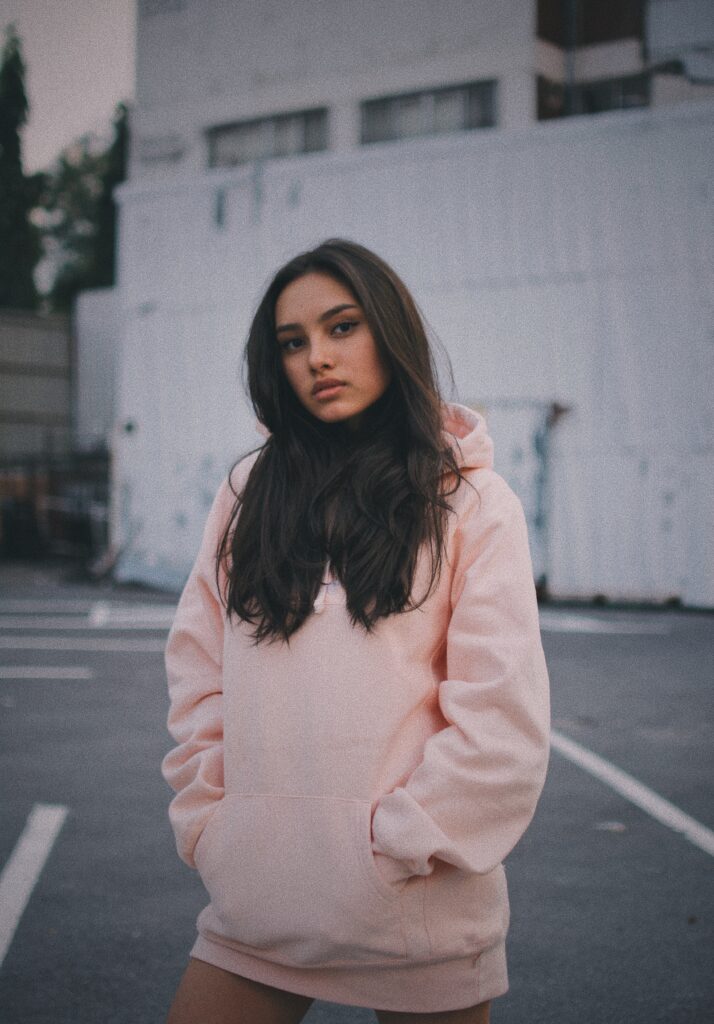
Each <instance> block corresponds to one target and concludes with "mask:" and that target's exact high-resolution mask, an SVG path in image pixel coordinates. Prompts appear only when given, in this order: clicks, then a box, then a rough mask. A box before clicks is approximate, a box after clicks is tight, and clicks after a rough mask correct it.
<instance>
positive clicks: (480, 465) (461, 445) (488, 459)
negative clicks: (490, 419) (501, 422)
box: [443, 402, 493, 469]
mask: <svg viewBox="0 0 714 1024" xmlns="http://www.w3.org/2000/svg"><path fill="white" fill-rule="evenodd" d="M443 408H444V436H445V437H446V439H447V440H448V442H449V444H450V445H451V447H452V448H453V450H454V454H455V455H456V461H457V463H458V465H459V468H460V469H492V468H493V441H492V440H491V436H490V434H489V433H488V431H487V430H486V420H485V419H484V418H483V416H482V415H481V414H480V413H478V412H475V411H474V410H473V409H470V408H469V407H468V406H467V405H459V404H458V403H457V402H444V404H443Z"/></svg>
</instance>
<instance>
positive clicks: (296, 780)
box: [163, 403, 549, 1012]
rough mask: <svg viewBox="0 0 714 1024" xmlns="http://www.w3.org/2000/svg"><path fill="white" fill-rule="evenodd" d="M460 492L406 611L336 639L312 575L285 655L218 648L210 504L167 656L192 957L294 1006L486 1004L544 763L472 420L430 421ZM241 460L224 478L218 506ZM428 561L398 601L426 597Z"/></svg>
mask: <svg viewBox="0 0 714 1024" xmlns="http://www.w3.org/2000/svg"><path fill="white" fill-rule="evenodd" d="M444 426H445V430H446V431H447V432H448V433H447V436H448V438H449V441H450V442H451V443H452V445H453V446H454V448H455V450H456V452H457V455H458V459H459V463H460V465H461V466H462V467H465V469H466V472H465V476H466V477H467V479H468V480H469V481H470V482H471V483H472V484H473V485H474V487H475V488H476V489H475V490H474V489H472V488H471V487H468V486H465V485H463V484H462V485H461V486H460V487H459V490H458V491H457V492H456V493H455V494H452V495H451V496H450V497H449V499H448V500H449V502H450V503H451V504H452V506H453V507H454V515H453V516H450V525H449V532H448V547H447V553H448V562H445V563H444V567H443V569H442V574H441V578H440V580H439V583H438V586H437V587H436V588H435V590H434V591H433V592H432V594H431V596H430V597H429V599H428V600H427V601H426V602H425V604H423V605H422V606H421V607H420V608H418V609H416V610H413V611H410V612H407V613H404V614H400V615H393V616H390V617H389V618H388V619H381V620H379V622H378V624H377V628H376V632H375V633H374V634H373V635H372V636H367V635H366V634H365V633H364V632H363V631H362V630H360V629H357V628H353V627H352V626H351V625H350V622H349V617H348V614H347V612H346V608H345V593H344V591H343V590H342V588H341V585H340V584H339V582H338V581H336V580H335V579H334V577H333V575H332V573H331V571H330V568H329V565H328V567H327V570H326V573H325V580H324V583H323V587H322V589H321V591H320V594H319V596H318V598H317V600H316V602H315V614H313V615H312V616H311V617H310V618H309V619H308V620H307V621H306V622H305V624H304V625H303V626H302V628H301V629H300V630H299V631H298V632H297V633H296V634H294V636H293V637H292V638H291V641H290V646H289V647H287V646H286V645H285V644H280V643H276V644H273V645H267V646H266V645H265V644H260V645H258V646H253V643H252V641H251V640H250V638H249V635H248V634H249V632H250V631H251V630H252V628H253V627H252V626H250V624H248V625H247V626H246V624H245V623H242V622H236V621H235V620H234V621H233V622H232V623H231V624H230V625H229V624H228V622H227V620H226V618H225V615H224V610H223V608H222V606H221V604H220V601H219V597H218V592H217V590H216V585H215V576H214V553H215V549H216V544H217V540H218V536H219V531H220V529H221V527H222V526H223V524H224V523H225V522H226V520H227V517H228V515H229V512H230V509H231V506H232V502H233V500H234V499H233V495H232V493H231V491H230V489H229V486H228V484H227V481H224V483H223V484H222V485H221V487H220V488H219V491H218V493H217V495H216V498H215V500H214V503H213V506H212V508H211V511H210V513H209V516H208V521H207V523H206V528H205V533H204V537H203V541H202V544H201V548H200V551H199V553H198V557H197V559H196V562H195V564H194V567H193V569H192V571H191V575H190V577H189V579H188V582H187V583H186V587H185V589H184V591H183V593H182V595H181V600H180V602H179V605H178V609H177V612H176V617H175V620H174V623H173V626H172V628H171V632H170V634H169V638H168V642H167V647H166V670H167V675H168V682H169V693H170V698H171V708H170V713H169V720H168V724H169V730H170V732H171V735H172V736H173V737H174V739H175V740H176V743H177V744H178V745H177V746H176V747H175V748H174V749H173V750H171V751H170V752H169V753H168V754H167V756H166V758H165V760H164V762H163V772H164V776H165V778H166V779H167V781H168V782H169V783H170V785H171V786H172V787H173V789H174V790H175V791H176V796H175V797H174V798H173V801H172V803H171V806H170V810H169V813H170V818H171V822H172V825H173V828H174V832H175V834H176V842H177V846H178V851H179V854H180V856H181V857H182V858H183V859H184V860H185V861H186V863H188V864H189V865H191V866H195V867H197V868H198V870H199V872H200V874H201V877H202V879H203V882H204V884H205V886H206V889H207V890H208V893H209V895H210V898H211V902H210V904H209V905H208V906H207V907H206V908H205V909H204V910H203V911H202V912H201V914H200V915H199V918H198V930H199V937H198V940H197V942H196V945H195V946H194V948H193V950H192V954H193V955H194V956H196V957H198V958H199V959H203V960H207V961H209V962H211V963H214V964H216V965H217V966H219V967H223V968H224V969H227V970H231V971H234V972H235V973H238V974H242V975H244V976H246V977H250V978H254V979H255V980H257V981H262V982H264V983H266V984H270V985H275V986H277V987H280V988H283V989H286V990H289V991H295V992H302V993H304V994H306V995H310V996H314V997H315V998H320V999H327V1000H331V1001H334V1002H342V1003H348V1004H352V1005H364V1006H371V1007H373V1008H379V1009H392V1010H401V1011H411V1012H436V1011H439V1010H442V1011H443V1010H447V1009H456V1008H459V1007H464V1006H469V1005H473V1004H475V1003H477V1002H481V1001H483V1000H486V999H489V998H491V997H493V996H495V995H499V994H501V993H502V992H504V991H505V990H506V988H507V974H506V967H505V956H504V939H505V935H506V931H507V927H508V897H507V891H506V882H505V875H504V870H503V866H502V861H503V859H504V858H505V857H506V856H507V854H508V853H509V851H510V850H512V849H513V847H514V845H515V844H516V843H517V842H518V840H519V838H520V836H521V835H522V834H523V832H524V830H525V829H526V827H527V826H528V823H529V822H530V820H531V817H532V815H533V813H534V810H535V806H536V802H537V799H538V796H539V794H540V792H541V789H542V786H543V782H544V779H545V772H546V765H547V760H548V731H549V701H548V676H547V671H546V666H545V660H544V657H543V651H542V648H541V642H540V632H539V625H538V609H537V605H536V599H535V590H534V586H533V579H532V569H531V561H530V555H529V550H528V539H527V530H526V524H525V519H524V515H523V511H522V508H521V505H520V503H519V501H518V499H517V498H516V497H515V495H514V494H513V492H512V491H511V490H510V489H509V487H508V486H507V484H506V483H505V482H504V481H503V479H502V478H501V477H500V476H498V475H497V474H496V473H495V472H494V471H493V469H492V465H493V446H492V442H491V439H490V437H489V436H488V434H487V433H486V429H485V424H484V421H483V419H482V418H481V417H480V416H478V415H477V414H476V413H474V412H473V411H472V410H470V409H467V408H466V407H465V406H461V405H457V404H454V403H452V404H449V405H447V406H446V408H445V420H444ZM255 457H256V456H255V455H253V456H249V457H248V458H246V459H244V460H243V461H242V462H241V463H240V464H239V466H238V467H237V470H236V476H237V479H236V481H235V484H236V489H240V487H241V486H242V485H243V483H244V482H245V480H246V479H247V475H248V472H249V470H250V468H251V466H252V464H253V462H254V460H255ZM428 569H429V556H428V553H426V555H425V560H423V561H422V562H420V563H419V566H418V569H417V576H416V586H415V593H416V594H417V595H418V596H419V597H421V596H422V594H423V593H424V590H425V589H426V586H427V584H428V579H429V576H428Z"/></svg>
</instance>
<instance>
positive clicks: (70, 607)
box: [0, 597, 176, 615]
mask: <svg viewBox="0 0 714 1024" xmlns="http://www.w3.org/2000/svg"><path fill="white" fill-rule="evenodd" d="M103 606H107V607H109V608H111V609H112V610H113V611H114V612H119V613H121V612H126V611H133V612H136V613H139V612H145V613H146V614H149V615H150V614H152V612H155V611H157V610H160V611H162V612H169V611H175V610H176V603H175V602H174V603H173V604H171V603H167V602H165V601H163V602H161V603H159V602H157V601H153V602H145V603H139V602H138V601H137V602H133V603H130V604H129V603H126V602H124V603H122V602H119V601H117V602H115V601H88V600H80V601H73V600H61V599H58V600H56V601H48V600H38V599H36V598H22V597H20V598H7V599H0V615H68V614H74V615H91V614H92V612H93V611H95V610H96V609H97V607H99V608H101V607H103Z"/></svg>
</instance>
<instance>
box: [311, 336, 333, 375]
mask: <svg viewBox="0 0 714 1024" xmlns="http://www.w3.org/2000/svg"><path fill="white" fill-rule="evenodd" d="M309 362H310V366H312V367H314V368H315V369H316V370H317V369H319V368H320V367H321V366H324V365H325V364H326V363H327V364H330V365H331V364H332V356H331V354H330V344H329V342H328V341H323V340H322V339H317V340H311V341H310V356H309Z"/></svg>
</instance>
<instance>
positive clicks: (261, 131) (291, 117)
mask: <svg viewBox="0 0 714 1024" xmlns="http://www.w3.org/2000/svg"><path fill="white" fill-rule="evenodd" d="M323 149H327V110H326V109H325V108H322V107H321V108H319V109H316V110H302V111H299V112H297V113H293V114H277V115H275V116H273V117H260V118H253V119H251V120H249V121H239V122H237V123H235V124H227V125H221V126H220V127H217V128H211V129H209V132H208V166H209V167H234V166H235V165H236V164H244V163H248V162H249V161H250V160H265V159H270V158H273V157H281V156H293V155H295V154H296V153H316V152H318V151H319V150H323Z"/></svg>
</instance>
